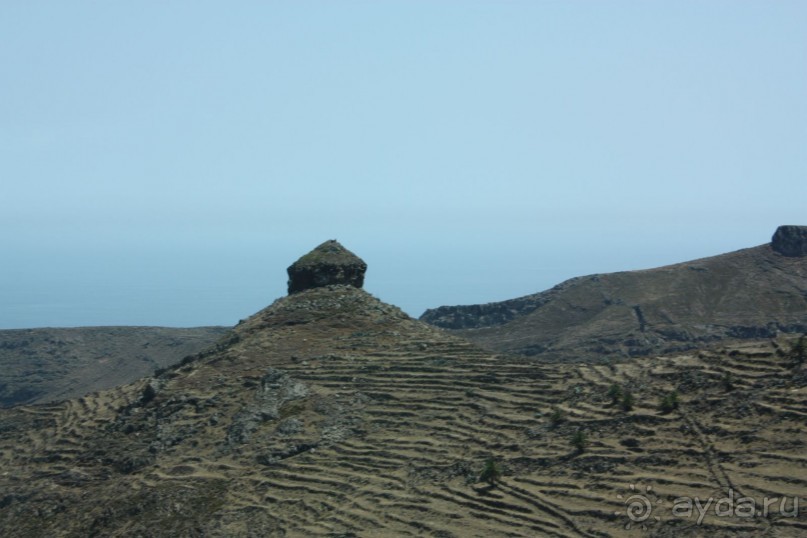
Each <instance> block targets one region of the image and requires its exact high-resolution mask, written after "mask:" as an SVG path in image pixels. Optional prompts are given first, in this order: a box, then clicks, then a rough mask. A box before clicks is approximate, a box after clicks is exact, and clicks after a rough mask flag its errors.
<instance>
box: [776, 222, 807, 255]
mask: <svg viewBox="0 0 807 538" xmlns="http://www.w3.org/2000/svg"><path fill="white" fill-rule="evenodd" d="M771 246H772V247H773V250H775V251H776V252H778V253H779V254H781V255H783V256H792V257H796V256H807V226H793V225H788V226H779V227H778V228H777V229H776V233H774V234H773V239H772V240H771Z"/></svg>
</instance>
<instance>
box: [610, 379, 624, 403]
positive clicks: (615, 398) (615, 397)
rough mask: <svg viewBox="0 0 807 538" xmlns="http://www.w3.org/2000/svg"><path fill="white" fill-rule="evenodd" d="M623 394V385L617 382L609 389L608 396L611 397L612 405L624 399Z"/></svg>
mask: <svg viewBox="0 0 807 538" xmlns="http://www.w3.org/2000/svg"><path fill="white" fill-rule="evenodd" d="M622 394H623V391H622V387H621V386H620V385H619V384H617V383H614V384H613V385H611V387H610V388H609V389H608V397H609V398H610V399H611V404H612V405H617V404H618V403H619V401H620V400H622Z"/></svg>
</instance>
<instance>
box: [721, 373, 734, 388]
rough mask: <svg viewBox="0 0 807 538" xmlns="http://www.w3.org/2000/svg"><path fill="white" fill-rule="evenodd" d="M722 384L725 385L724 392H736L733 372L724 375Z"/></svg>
mask: <svg viewBox="0 0 807 538" xmlns="http://www.w3.org/2000/svg"><path fill="white" fill-rule="evenodd" d="M720 382H721V384H722V385H723V390H725V391H726V392H731V391H733V390H734V376H733V375H731V372H726V373H725V374H723V379H722V380H721V381H720Z"/></svg>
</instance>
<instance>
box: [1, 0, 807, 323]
mask: <svg viewBox="0 0 807 538" xmlns="http://www.w3.org/2000/svg"><path fill="white" fill-rule="evenodd" d="M0 67H1V68H0V200H2V207H3V210H2V212H0V247H2V262H3V263H2V265H0V328H15V327H37V326H79V325H169V326H195V325H208V324H222V325H231V324H233V323H235V322H237V321H238V319H240V318H244V317H247V316H249V315H251V314H252V313H254V312H255V311H257V310H259V309H260V308H263V307H264V306H266V305H268V304H269V303H271V302H272V301H273V300H274V299H276V298H277V297H280V296H282V295H284V294H285V289H286V272H285V269H286V267H287V266H288V265H289V264H291V263H292V262H293V261H294V260H295V259H297V258H298V257H299V256H300V255H302V254H304V253H305V252H307V251H308V250H310V249H311V248H313V247H315V246H316V245H318V244H319V243H321V242H322V241H325V240H327V239H338V240H339V241H340V242H342V243H343V244H344V245H345V246H346V247H347V248H349V249H351V250H352V251H353V252H355V253H356V254H358V255H359V256H361V257H362V258H364V259H365V261H366V262H367V263H368V265H369V269H368V273H367V279H366V284H365V288H366V289H367V290H368V291H370V292H371V293H373V294H375V295H376V296H378V297H379V298H381V299H382V300H385V301H387V302H391V303H393V304H396V305H398V306H400V307H402V308H403V309H404V310H406V311H407V312H408V313H410V314H411V315H414V316H418V315H420V314H421V313H422V312H423V310H425V309H426V308H429V307H436V306H440V305H444V304H471V303H482V302H489V301H496V300H504V299H509V298H513V297H517V296H521V295H526V294H529V293H534V292H538V291H541V290H544V289H547V288H549V287H552V286H554V285H555V284H558V283H559V282H561V281H563V280H566V279H567V278H571V277H574V276H580V275H585V274H591V273H601V272H611V271H619V270H629V269H643V268H649V267H655V266H660V265H665V264H669V263H674V262H679V261H685V260H688V259H694V258H698V257H703V256H709V255H714V254H720V253H723V252H728V251H732V250H737V249H740V248H745V247H751V246H755V245H758V244H762V243H765V242H767V241H769V240H770V236H771V235H772V234H773V232H774V230H775V228H776V226H777V225H779V224H807V211H805V210H807V2H804V1H802V0H798V1H790V2H788V1H770V0H759V1H751V0H747V1H737V0H727V1H718V0H697V1H682V0H675V1H625V2H618V1H611V0H609V1H606V2H604V1H599V0H591V1H537V0H529V1H487V2H479V1H467V0H466V1H440V0H428V1H414V0H412V1H392V0H385V1H381V2H379V1H364V2H353V1H336V0H328V1H322V2H310V1H300V0H294V1H286V2H280V1H274V2H269V1H261V2H258V1H254V2H248V1H239V2H201V1H197V0H194V1H178V0H163V1H143V0H138V1H134V0H132V1H128V2H101V1H93V2H90V1H78V0H76V1H70V2H65V1H63V0H60V1H58V2H47V1H36V2H3V3H1V4H0Z"/></svg>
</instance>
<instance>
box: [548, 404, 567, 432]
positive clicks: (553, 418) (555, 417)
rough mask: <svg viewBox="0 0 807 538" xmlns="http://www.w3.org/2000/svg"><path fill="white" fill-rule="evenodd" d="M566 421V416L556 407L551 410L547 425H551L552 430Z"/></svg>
mask: <svg viewBox="0 0 807 538" xmlns="http://www.w3.org/2000/svg"><path fill="white" fill-rule="evenodd" d="M565 421H566V415H564V414H563V411H561V410H560V408H558V407H556V408H555V409H554V410H552V414H551V415H549V423H550V424H551V425H552V427H553V428H556V427H557V426H559V425H560V424H561V423H562V422H565Z"/></svg>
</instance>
